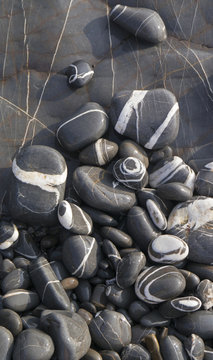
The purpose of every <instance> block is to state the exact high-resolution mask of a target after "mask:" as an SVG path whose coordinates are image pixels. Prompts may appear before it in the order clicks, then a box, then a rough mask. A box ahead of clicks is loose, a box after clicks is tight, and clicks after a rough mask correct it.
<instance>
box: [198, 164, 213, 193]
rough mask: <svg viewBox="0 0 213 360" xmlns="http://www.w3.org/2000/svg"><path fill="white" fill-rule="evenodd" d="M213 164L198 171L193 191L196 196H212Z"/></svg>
mask: <svg viewBox="0 0 213 360" xmlns="http://www.w3.org/2000/svg"><path fill="white" fill-rule="evenodd" d="M212 170H213V162H210V163H208V164H206V165H205V166H204V167H203V168H202V169H201V170H200V171H198V174H197V177H196V181H195V191H196V192H197V194H198V195H203V196H210V197H212V196H213V171H212Z"/></svg>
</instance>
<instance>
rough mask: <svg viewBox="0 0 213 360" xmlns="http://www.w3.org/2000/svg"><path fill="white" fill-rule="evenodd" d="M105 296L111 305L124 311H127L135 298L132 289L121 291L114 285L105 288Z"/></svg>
mask: <svg viewBox="0 0 213 360" xmlns="http://www.w3.org/2000/svg"><path fill="white" fill-rule="evenodd" d="M106 296H107V298H108V300H109V301H110V302H111V303H112V304H114V305H115V306H117V307H119V308H124V309H128V308H129V305H130V304H131V302H132V301H134V300H135V298H136V297H135V293H134V290H133V288H132V287H128V288H125V289H121V288H120V287H119V286H117V285H116V284H114V285H113V284H112V285H110V286H107V289H106Z"/></svg>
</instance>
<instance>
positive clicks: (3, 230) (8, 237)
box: [0, 220, 19, 250]
mask: <svg viewBox="0 0 213 360" xmlns="http://www.w3.org/2000/svg"><path fill="white" fill-rule="evenodd" d="M18 237H19V231H18V229H17V227H16V225H15V224H13V223H12V222H7V221H3V220H1V221H0V250H5V249H8V248H10V247H11V246H12V245H14V243H15V242H16V241H17V239H18Z"/></svg>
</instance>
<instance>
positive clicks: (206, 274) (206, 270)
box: [186, 262, 213, 281]
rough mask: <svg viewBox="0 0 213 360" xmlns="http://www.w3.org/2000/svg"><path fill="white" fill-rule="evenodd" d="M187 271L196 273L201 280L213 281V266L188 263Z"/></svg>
mask: <svg viewBox="0 0 213 360" xmlns="http://www.w3.org/2000/svg"><path fill="white" fill-rule="evenodd" d="M186 269H187V270H189V271H192V272H193V273H195V274H196V275H197V276H199V278H200V279H201V280H203V279H209V280H210V281H213V265H205V264H199V263H195V262H187V265H186Z"/></svg>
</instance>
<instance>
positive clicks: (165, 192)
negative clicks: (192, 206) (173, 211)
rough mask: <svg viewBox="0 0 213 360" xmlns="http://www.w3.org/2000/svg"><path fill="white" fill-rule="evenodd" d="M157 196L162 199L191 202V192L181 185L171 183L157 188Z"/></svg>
mask: <svg viewBox="0 0 213 360" xmlns="http://www.w3.org/2000/svg"><path fill="white" fill-rule="evenodd" d="M157 195H158V196H160V197H161V198H163V199H168V200H174V201H187V200H191V198H192V196H193V191H192V189H190V188H189V187H188V186H185V185H184V184H182V183H178V182H173V183H167V184H162V185H160V186H158V188H157Z"/></svg>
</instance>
